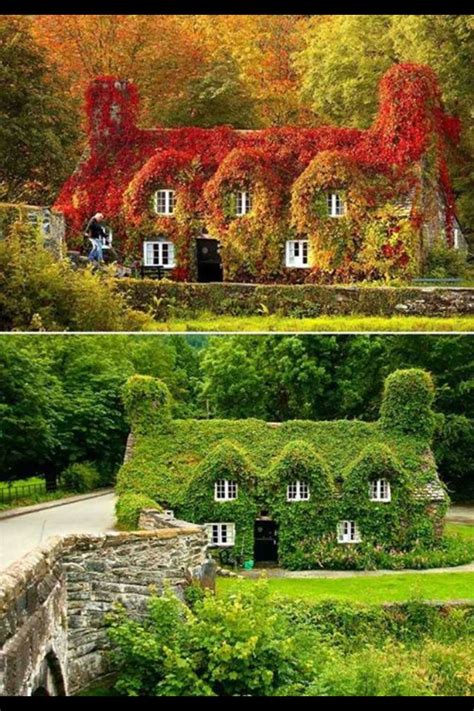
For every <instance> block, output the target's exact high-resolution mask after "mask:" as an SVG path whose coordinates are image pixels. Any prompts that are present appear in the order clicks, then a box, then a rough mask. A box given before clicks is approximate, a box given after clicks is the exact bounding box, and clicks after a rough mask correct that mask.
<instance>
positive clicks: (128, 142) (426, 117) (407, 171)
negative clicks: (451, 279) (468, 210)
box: [55, 64, 459, 281]
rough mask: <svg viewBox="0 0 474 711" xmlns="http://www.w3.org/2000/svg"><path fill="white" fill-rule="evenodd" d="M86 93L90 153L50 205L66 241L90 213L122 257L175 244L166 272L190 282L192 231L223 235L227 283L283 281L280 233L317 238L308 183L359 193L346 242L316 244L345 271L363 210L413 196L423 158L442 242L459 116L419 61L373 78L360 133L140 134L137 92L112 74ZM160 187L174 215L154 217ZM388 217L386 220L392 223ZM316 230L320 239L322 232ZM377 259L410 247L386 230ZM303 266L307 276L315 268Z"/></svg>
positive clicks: (370, 215) (449, 214)
mask: <svg viewBox="0 0 474 711" xmlns="http://www.w3.org/2000/svg"><path fill="white" fill-rule="evenodd" d="M86 100H87V103H86V110H87V115H88V125H89V151H88V155H87V156H86V157H85V158H84V160H83V161H82V162H81V164H80V165H79V166H78V168H77V170H76V172H75V173H74V174H73V175H72V176H71V178H70V179H69V180H68V181H67V182H66V184H65V185H64V187H63V189H62V190H61V193H60V195H59V197H58V199H57V202H56V204H55V208H56V209H58V210H62V211H63V212H64V213H65V216H66V220H67V223H68V227H69V235H70V239H71V241H72V243H73V242H74V234H77V233H78V232H80V231H81V229H82V226H83V224H84V222H85V221H86V219H87V218H88V217H89V216H90V215H91V214H92V213H93V212H95V211H97V210H100V211H102V212H104V213H105V215H106V217H107V219H108V221H109V222H111V224H112V225H113V227H114V233H115V237H116V239H117V241H118V242H119V244H118V245H117V246H120V243H121V244H122V245H124V246H125V247H126V249H127V250H128V251H129V253H130V256H137V254H139V251H140V243H141V241H142V240H143V239H144V238H146V237H147V236H152V235H154V234H157V233H158V232H159V233H160V234H165V235H167V236H168V237H169V238H170V239H173V240H176V243H177V247H178V250H177V253H178V267H179V269H178V270H177V271H176V273H175V277H178V278H185V279H187V278H192V276H193V273H192V258H191V250H192V238H193V236H194V235H196V234H199V233H200V232H202V231H203V230H205V231H208V232H209V233H211V234H213V235H214V236H216V237H219V238H220V239H221V240H222V243H223V257H224V265H225V267H226V278H230V279H232V278H246V279H251V280H253V281H255V280H262V279H263V280H268V279H284V278H288V272H289V270H284V268H283V267H282V249H283V248H284V247H283V246H282V245H284V241H285V239H288V238H291V237H292V235H293V236H294V235H295V234H298V233H301V232H305V231H308V230H309V231H310V232H311V230H312V231H313V233H314V234H315V235H316V233H317V232H318V225H320V226H321V224H322V223H323V222H324V220H321V218H320V217H318V215H312V216H311V215H310V213H311V209H310V208H311V205H310V202H311V201H310V199H309V197H308V196H309V195H310V194H311V190H310V183H311V180H313V187H314V191H316V192H317V190H318V189H319V190H324V189H327V188H334V189H343V190H346V191H347V193H348V196H349V197H350V196H351V195H352V194H354V195H355V194H358V195H359V198H357V199H353V200H351V201H350V202H351V211H350V213H351V214H355V213H357V215H358V220H357V225H356V226H357V229H355V231H354V229H353V228H354V227H355V223H354V224H351V225H349V228H348V229H345V230H342V233H343V235H344V236H343V237H341V240H345V239H346V238H347V239H348V243H347V244H342V241H341V243H340V244H339V245H338V246H337V249H334V248H333V247H331V245H330V244H328V245H327V250H326V251H327V252H328V254H327V255H326V257H327V259H326V261H327V264H328V265H331V268H333V269H334V268H338V266H337V265H338V264H339V266H340V267H341V268H344V269H345V270H346V272H347V268H348V266H347V265H350V264H351V261H352V260H353V259H354V258H355V251H357V249H359V248H360V247H361V246H362V245H361V244H360V240H361V234H362V232H361V224H362V222H363V218H364V216H366V217H367V220H369V219H375V218H374V210H375V209H376V203H377V201H378V202H380V199H381V198H383V200H384V201H385V202H390V201H392V202H393V201H396V200H397V199H400V197H406V196H407V195H416V194H418V193H417V191H418V192H419V184H420V181H419V175H420V171H418V172H417V171H416V170H415V168H416V166H417V165H419V164H420V162H421V161H423V168H422V170H425V169H426V165H429V166H430V170H431V171H432V175H433V177H434V180H435V181H437V182H438V184H439V185H440V187H441V190H442V192H443V194H444V196H445V201H446V206H447V209H446V227H447V234H448V239H450V235H451V224H452V219H453V214H454V197H453V192H452V187H451V182H450V178H449V173H448V170H447V166H446V153H447V150H448V147H449V144H450V143H451V142H453V141H456V140H457V139H458V136H459V122H458V121H457V119H455V118H453V117H450V116H447V115H446V114H445V113H444V110H443V106H442V102H441V97H440V91H439V87H438V82H437V79H436V75H435V73H434V72H433V71H432V70H431V69H430V68H429V67H425V66H419V65H414V64H398V65H395V66H393V67H392V68H391V69H390V70H389V71H388V72H386V74H385V75H384V77H383V78H382V80H381V83H380V103H379V112H378V115H377V117H376V120H375V121H374V124H373V126H372V127H371V128H370V129H368V130H366V131H362V130H358V129H347V128H335V127H330V126H321V127H318V128H314V129H306V128H293V127H285V128H271V129H264V130H258V131H239V130H233V129H231V128H229V127H225V126H223V127H217V128H214V129H202V128H178V129H165V128H158V129H154V130H143V129H140V128H138V127H137V124H136V119H137V111H138V95H137V91H136V89H135V87H134V86H133V85H131V84H129V83H127V82H120V81H118V80H117V79H115V78H114V77H99V78H98V79H96V80H95V81H94V82H92V83H91V85H90V87H89V89H88V91H87V97H86ZM323 152H329V153H325V154H324V155H326V156H328V155H331V156H332V158H331V161H329V159H327V158H326V159H325V160H326V163H325V165H324V166H323V164H322V163H321V164H319V169H318V170H319V172H318V171H317V170H315V171H314V175H312V177H311V176H310V175H309V173H308V171H310V172H311V168H310V165H313V164H315V165H316V166H317V165H318V161H317V159H316V157H317V156H318V155H319V156H322V157H323ZM336 158H337V160H336ZM315 161H316V163H314V162H315ZM328 161H329V162H328ZM323 163H324V160H323ZM331 166H332V167H331ZM323 167H324V170H325V173H324V175H325V177H324V180H323V179H322V177H321V176H322V173H321V170H322V168H323ZM342 167H344V170H343V173H344V175H343V176H342V175H340V171H341V170H342ZM328 170H329V171H331V170H333V171H334V174H333V175H332V176H331V174H330V172H329V173H328ZM304 176H305V177H304ZM310 178H311V180H310ZM159 187H169V188H172V189H175V190H176V198H177V205H176V214H175V216H174V217H172V218H164V217H158V216H157V215H155V214H153V212H152V211H151V210H150V204H151V199H152V195H153V193H154V191H156V189H158V188H159ZM245 187H248V188H251V190H252V194H253V198H254V208H253V211H252V214H251V215H245V216H244V217H241V218H236V219H232V218H231V215H230V213H229V206H228V199H227V197H226V196H228V195H229V194H231V193H232V192H233V191H235V190H237V189H244V188H245ZM304 195H306V196H307V200H306V202H305V199H306V198H304ZM291 196H292V197H291ZM290 200H292V205H293V207H292V223H291V215H290V209H289V207H290ZM361 213H362V217H361ZM305 215H306V217H304V216H305ZM411 218H412V224H411V227H412V228H413V229H415V230H416V229H419V227H420V224H421V223H422V222H423V215H422V214H421V220H420V205H419V204H415V205H414V206H413V209H412V215H411ZM305 220H306V222H305ZM392 222H393V221H391V220H386V224H387V225H389V226H390V229H391V227H393V224H392ZM384 224H385V223H384ZM326 227H327V225H326V226H325V227H324V229H322V231H320V233H319V237H320V238H322V237H323V236H324V235H325V234H329V232H328V230H327V229H326ZM332 227H334V223H333V224H332ZM346 227H348V225H347V224H346ZM357 236H359V237H358V238H359V243H358V241H357ZM379 241H380V240H379ZM336 252H337V254H338V257H337V259H336V260H335V254H336ZM378 254H379V255H380V256H382V257H384V256H396V257H397V264H398V266H399V267H404V266H405V264H406V262H407V260H408V261H409V256H408V254H409V251H407V252H406V253H404V252H403V245H402V246H401V247H399V246H396V245H395V244H393V238H392V233H391V232H388V233H387V241H386V243H385V242H383V240H382V244H381V245H380V248H379V252H378ZM239 264H240V266H239ZM242 265H244V266H243V267H242ZM319 266H321V265H319ZM290 271H291V270H290ZM349 271H350V270H349ZM313 272H314V274H313V277H312V278H314V276H315V274H317V273H318V272H317V271H316V270H315V269H314V270H313ZM346 272H344V273H346ZM290 279H291V277H290Z"/></svg>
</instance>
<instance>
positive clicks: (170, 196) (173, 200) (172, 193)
mask: <svg viewBox="0 0 474 711" xmlns="http://www.w3.org/2000/svg"><path fill="white" fill-rule="evenodd" d="M175 204H176V194H175V191H174V190H168V212H169V214H170V215H172V214H173V212H174V208H175Z"/></svg>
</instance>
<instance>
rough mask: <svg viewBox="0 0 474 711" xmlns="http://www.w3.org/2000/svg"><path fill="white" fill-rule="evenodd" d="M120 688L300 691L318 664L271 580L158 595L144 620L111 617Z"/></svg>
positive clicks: (146, 691)
mask: <svg viewBox="0 0 474 711" xmlns="http://www.w3.org/2000/svg"><path fill="white" fill-rule="evenodd" d="M109 637H110V639H111V642H112V645H113V646H112V657H113V662H114V664H115V665H116V666H117V667H118V669H119V674H118V679H119V680H118V682H117V685H116V687H117V689H118V691H119V692H121V693H125V694H126V695H128V696H137V695H138V696H143V695H147V696H244V695H251V696H275V695H285V694H302V693H303V692H304V688H305V684H307V683H308V681H309V680H310V678H311V671H312V665H311V663H310V661H309V660H308V659H307V654H306V650H305V649H303V648H302V647H301V646H300V645H299V643H298V638H297V636H296V635H294V634H293V633H292V631H291V629H290V627H289V625H288V624H287V623H285V620H284V618H283V616H282V615H280V614H279V613H278V612H276V611H274V610H273V609H272V605H271V603H270V602H269V600H268V591H267V589H266V587H265V586H256V589H255V590H253V591H251V592H243V593H239V594H237V595H234V596H231V597H227V598H226V599H219V598H215V597H213V596H212V595H209V594H207V595H206V596H205V597H204V599H202V600H196V601H195V602H194V604H193V609H192V611H191V610H190V609H189V608H187V607H186V606H185V605H184V603H182V602H180V601H179V599H178V598H177V597H176V596H175V595H174V594H172V593H171V592H167V593H165V595H164V596H163V597H153V598H151V599H150V602H149V616H148V618H147V619H146V620H145V621H144V622H135V621H132V620H130V619H128V618H127V616H126V612H125V611H123V612H121V613H118V614H116V615H115V617H112V618H111V619H110V627H109Z"/></svg>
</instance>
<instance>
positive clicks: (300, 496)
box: [286, 481, 309, 501]
mask: <svg viewBox="0 0 474 711" xmlns="http://www.w3.org/2000/svg"><path fill="white" fill-rule="evenodd" d="M286 500H287V501H309V484H308V483H307V482H306V481H292V482H290V484H288V486H287V487H286Z"/></svg>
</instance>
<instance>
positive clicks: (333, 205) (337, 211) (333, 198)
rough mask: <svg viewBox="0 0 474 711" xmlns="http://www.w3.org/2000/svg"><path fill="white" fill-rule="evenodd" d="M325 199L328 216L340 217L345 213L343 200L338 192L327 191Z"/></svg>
mask: <svg viewBox="0 0 474 711" xmlns="http://www.w3.org/2000/svg"><path fill="white" fill-rule="evenodd" d="M327 201H328V214H329V217H342V215H344V214H345V212H346V209H345V205H344V200H343V199H342V195H341V194H340V193H328V195H327Z"/></svg>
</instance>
